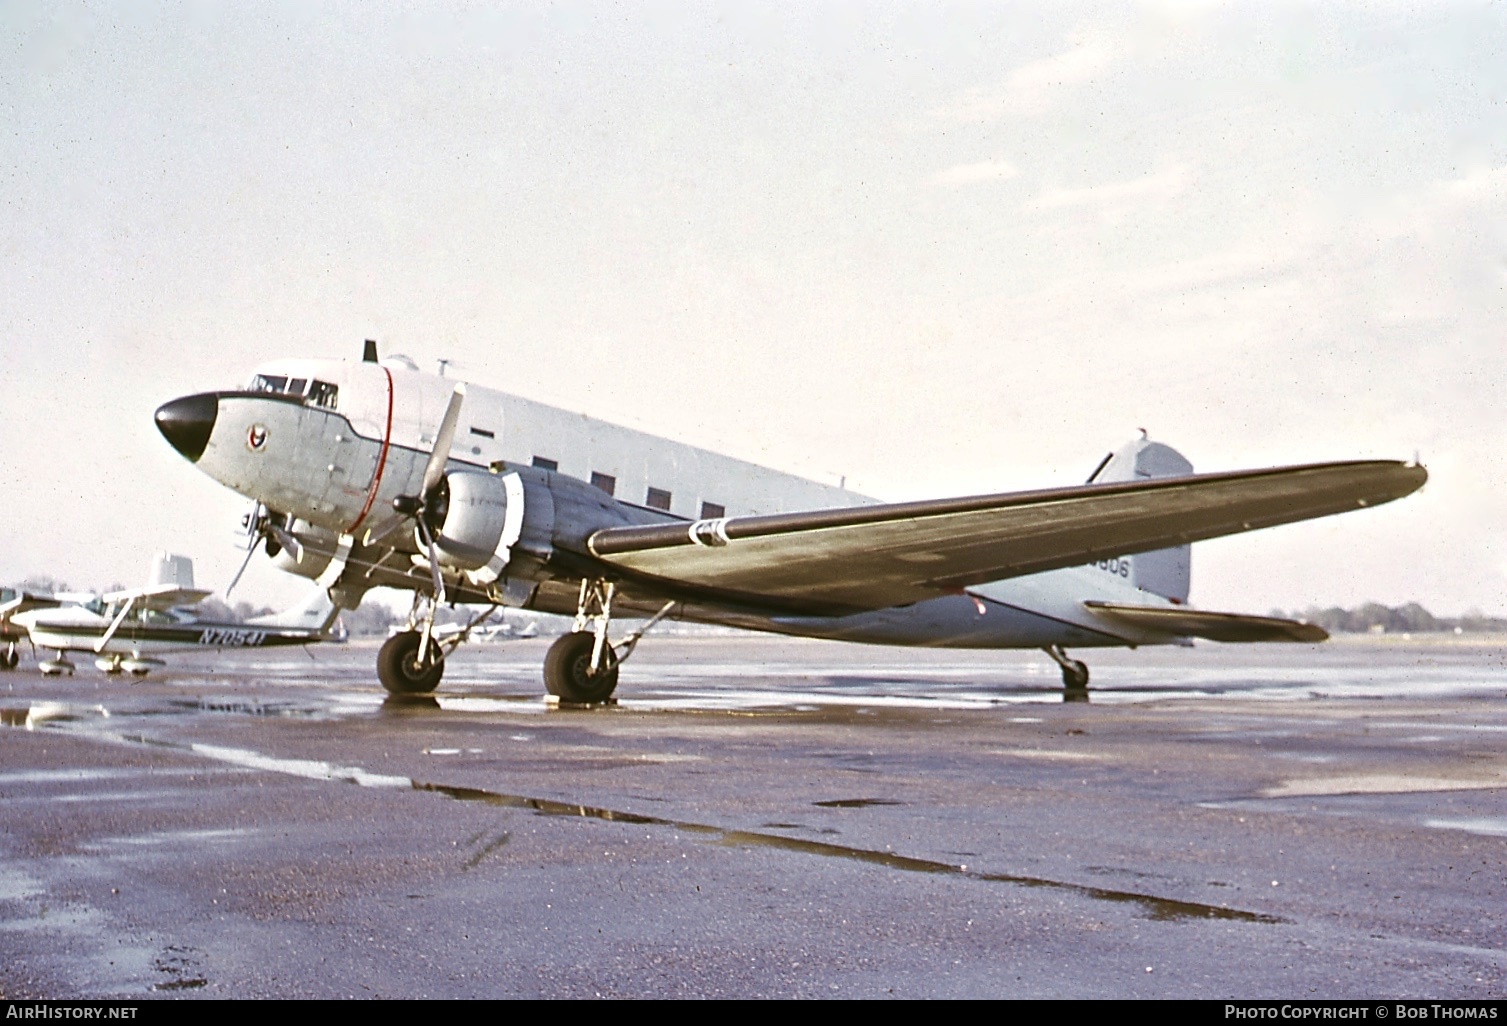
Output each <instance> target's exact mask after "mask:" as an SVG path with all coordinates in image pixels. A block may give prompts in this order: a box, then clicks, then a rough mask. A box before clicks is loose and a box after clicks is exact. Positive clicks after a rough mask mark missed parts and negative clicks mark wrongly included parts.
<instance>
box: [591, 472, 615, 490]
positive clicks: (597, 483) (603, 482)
mask: <svg viewBox="0 0 1507 1026" xmlns="http://www.w3.org/2000/svg"><path fill="white" fill-rule="evenodd" d="M591 486H592V487H593V488H600V489H601V490H602V491H604V492H606V493H607V494H608V495H611V494H612V493H613V492H615V491H617V478H615V477H613V476H612V475H611V474H598V473H597V472H596V471H595V470H593V471H592V472H591Z"/></svg>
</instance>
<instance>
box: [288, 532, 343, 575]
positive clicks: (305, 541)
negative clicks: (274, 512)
mask: <svg viewBox="0 0 1507 1026" xmlns="http://www.w3.org/2000/svg"><path fill="white" fill-rule="evenodd" d="M287 530H288V533H289V534H291V535H293V537H295V538H297V539H298V541H299V544H300V546H301V547H300V550H299V553H298V556H297V557H296V558H295V557H294V555H293V553H291V552H289V551H288V550H287V549H285V548H279V549H278V550H277V553H276V554H275V555H274V556H273V557H272V565H273V566H275V567H277V568H278V569H279V570H281V571H283V572H284V573H289V574H297V575H298V576H300V577H307V578H309V579H310V580H316V579H318V577H319V575H320V574H322V573H324V571H325V568H326V567H328V566H329V565H330V560H331V559H333V558H334V557H335V550H336V548H337V547H338V546H339V543H340V536H339V535H337V534H336V533H335V532H334V531H331V530H330V529H329V528H327V527H315V526H314V525H313V524H311V523H309V522H308V521H307V520H291V521H289V522H288V526H287ZM272 544H276V543H275V542H272Z"/></svg>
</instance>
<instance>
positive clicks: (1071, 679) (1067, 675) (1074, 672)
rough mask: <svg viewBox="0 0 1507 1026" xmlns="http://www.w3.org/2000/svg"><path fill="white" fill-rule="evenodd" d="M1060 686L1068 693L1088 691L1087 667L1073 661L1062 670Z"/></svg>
mask: <svg viewBox="0 0 1507 1026" xmlns="http://www.w3.org/2000/svg"><path fill="white" fill-rule="evenodd" d="M1062 686H1063V687H1065V688H1067V689H1068V690H1069V691H1086V690H1088V666H1087V665H1086V664H1084V663H1081V662H1079V661H1078V660H1076V659H1074V660H1073V661H1072V662H1071V663H1070V664H1069V665H1068V666H1064V667H1063V668H1062Z"/></svg>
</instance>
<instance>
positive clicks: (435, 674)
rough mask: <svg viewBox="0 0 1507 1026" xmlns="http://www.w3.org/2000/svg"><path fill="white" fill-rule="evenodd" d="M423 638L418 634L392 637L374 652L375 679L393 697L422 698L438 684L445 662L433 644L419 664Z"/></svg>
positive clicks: (406, 633) (403, 634)
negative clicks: (427, 656) (415, 696)
mask: <svg viewBox="0 0 1507 1026" xmlns="http://www.w3.org/2000/svg"><path fill="white" fill-rule="evenodd" d="M423 640H424V639H423V636H422V635H421V634H420V633H419V632H418V631H403V632H402V633H400V634H394V635H393V636H392V637H390V638H388V639H387V640H386V641H385V642H383V644H382V648H381V650H380V651H378V652H377V679H378V680H380V681H381V682H382V686H383V687H384V688H386V689H387V690H388V691H389V692H390V693H391V694H394V695H424V694H428V693H429V692H431V691H433V690H434V689H435V687H436V686H438V685H439V682H440V678H441V677H442V676H444V673H445V659H444V657H443V656H441V655H440V654H439V649H438V648H436V647H435V645H434V644H433V643H431V644H430V645H429V658H428V660H427V661H425V662H423V663H420V662H419V648H420V646H421V645H422V643H423Z"/></svg>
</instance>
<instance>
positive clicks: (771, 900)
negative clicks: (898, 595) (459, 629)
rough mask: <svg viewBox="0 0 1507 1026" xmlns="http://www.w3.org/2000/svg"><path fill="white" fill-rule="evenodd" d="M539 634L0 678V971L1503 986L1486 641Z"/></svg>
mask: <svg viewBox="0 0 1507 1026" xmlns="http://www.w3.org/2000/svg"><path fill="white" fill-rule="evenodd" d="M547 644H548V642H547V640H532V641H521V642H510V643H503V644H493V645H476V646H473V647H471V648H469V649H463V650H462V651H461V652H460V653H458V654H457V656H456V657H454V659H453V660H452V662H451V665H450V666H449V667H448V668H447V673H446V678H445V681H444V683H443V685H442V693H441V694H440V695H439V696H438V697H437V698H436V699H434V700H421V701H411V702H392V701H384V699H383V695H382V693H381V692H380V690H379V689H378V688H377V687H376V685H375V684H374V682H373V681H374V673H373V670H372V665H373V660H374V658H375V649H374V647H372V646H363V645H352V646H343V647H325V648H316V649H311V650H309V651H308V652H307V653H306V652H303V651H299V650H294V651H293V652H288V653H278V654H275V655H272V656H267V655H259V654H256V653H244V652H243V653H231V654H208V653H206V654H204V655H202V656H194V657H186V658H180V659H175V660H174V663H173V665H172V666H171V667H169V668H168V670H167V671H166V672H162V673H158V674H153V675H152V676H150V677H148V678H146V679H145V680H143V681H139V682H130V681H127V680H122V679H120V678H110V677H106V676H104V675H103V674H100V673H98V672H96V671H94V670H93V668H92V667H81V668H80V670H79V672H78V675H77V676H75V677H73V678H69V679H61V680H59V679H43V678H42V677H40V676H39V675H37V674H36V672H35V670H34V669H32V668H30V666H29V665H28V664H25V663H23V668H22V670H20V671H18V672H15V673H9V674H5V675H3V676H0V800H3V802H4V803H5V806H6V811H5V814H4V817H3V820H0V822H3V823H4V826H3V828H0V952H3V953H4V957H3V959H0V994H3V996H4V997H7V998H25V997H127V998H131V997H158V998H168V997H173V998H192V997H234V998H249V997H348V996H351V997H512V996H518V997H593V996H604V997H607V996H612V997H620V996H645V997H677V996H726V997H747V996H769V997H883V996H896V997H1167V996H1172V997H1209V998H1229V997H1240V998H1255V997H1289V998H1312V997H1328V998H1337V997H1360V998H1373V999H1379V998H1386V997H1435V998H1500V997H1502V996H1503V995H1504V993H1507V647H1504V646H1501V645H1493V644H1466V643H1449V644H1423V643H1419V644H1411V643H1407V642H1403V641H1393V640H1391V639H1388V640H1387V641H1386V642H1383V643H1378V644H1354V643H1339V644H1330V645H1325V646H1316V647H1308V646H1246V647H1235V646H1214V645H1210V646H1206V647H1200V648H1198V649H1195V650H1143V651H1140V652H1133V653H1132V652H1105V653H1094V652H1087V653H1083V654H1082V655H1086V657H1087V659H1088V661H1089V662H1090V665H1091V666H1092V667H1093V668H1094V681H1093V687H1094V688H1095V690H1094V691H1093V692H1092V693H1091V701H1089V702H1087V703H1064V702H1063V700H1062V694H1061V691H1060V689H1059V677H1058V673H1057V670H1056V667H1055V666H1054V665H1053V664H1052V663H1051V662H1050V660H1048V659H1047V658H1046V657H1045V656H1044V655H1040V654H1033V653H987V652H978V653H975V652H962V653H958V652H926V651H911V650H893V649H877V648H865V647H859V646H846V645H839V644H827V643H820V642H806V641H792V640H788V639H778V638H760V637H747V638H743V637H737V638H680V637H670V636H659V637H656V636H653V635H651V636H650V637H649V638H648V639H647V640H646V641H645V642H644V644H643V645H641V646H640V647H639V649H638V651H637V652H636V653H635V655H634V657H633V659H632V661H631V662H629V663H628V664H627V665H626V666H625V667H624V670H623V674H622V684H621V686H620V689H619V693H620V697H621V701H620V702H619V703H618V704H617V705H616V706H613V707H608V708H599V709H589V710H588V709H570V708H558V707H553V706H550V705H548V704H547V703H546V702H545V701H544V700H543V699H542V698H541V697H540V692H541V687H540V683H539V681H540V677H539V673H540V671H539V667H540V664H541V661H542V659H543V653H544V650H545V648H546V647H547ZM1075 654H1077V653H1075Z"/></svg>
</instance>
